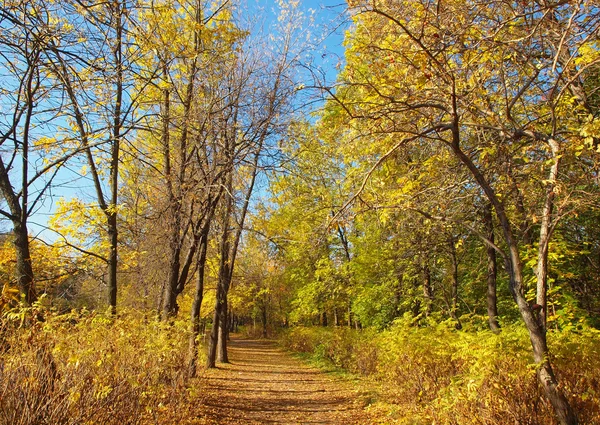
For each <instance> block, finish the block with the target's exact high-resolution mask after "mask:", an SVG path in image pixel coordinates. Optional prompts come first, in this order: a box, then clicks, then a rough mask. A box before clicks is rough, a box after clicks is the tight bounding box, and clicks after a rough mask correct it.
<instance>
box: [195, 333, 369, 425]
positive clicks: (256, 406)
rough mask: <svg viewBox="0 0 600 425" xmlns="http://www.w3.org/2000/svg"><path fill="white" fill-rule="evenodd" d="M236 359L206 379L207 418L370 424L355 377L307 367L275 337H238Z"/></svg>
mask: <svg viewBox="0 0 600 425" xmlns="http://www.w3.org/2000/svg"><path fill="white" fill-rule="evenodd" d="M229 356H230V361H231V363H230V364H221V365H219V368H218V369H213V370H209V371H207V372H206V375H205V377H204V378H203V379H202V380H201V381H202V386H203V388H202V389H201V391H200V393H201V394H202V396H201V405H200V406H198V412H200V415H199V416H200V417H199V418H198V419H200V420H201V423H205V424H219V425H225V424H244V425H245V424H248V425H250V424H252V425H255V424H286V425H288V424H290V425H291V424H332V425H337V424H343V425H354V424H369V423H370V422H369V421H368V419H367V417H366V415H365V413H364V412H363V410H362V403H363V401H361V397H360V396H359V394H357V392H356V391H354V390H353V389H352V385H351V383H350V382H348V381H346V380H344V379H342V378H340V377H337V376H334V375H332V374H327V373H324V372H322V371H320V370H318V369H314V368H311V367H310V366H307V365H306V364H304V363H303V362H302V361H300V360H297V359H295V358H293V357H292V356H291V355H290V354H289V353H286V352H285V351H283V350H281V349H279V348H278V347H277V345H276V343H275V342H273V341H264V340H248V339H233V340H232V341H231V343H230V345H229Z"/></svg>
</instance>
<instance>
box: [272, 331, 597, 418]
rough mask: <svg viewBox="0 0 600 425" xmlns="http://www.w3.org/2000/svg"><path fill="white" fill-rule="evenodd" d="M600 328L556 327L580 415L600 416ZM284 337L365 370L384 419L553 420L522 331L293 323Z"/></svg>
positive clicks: (560, 358) (290, 344)
mask: <svg viewBox="0 0 600 425" xmlns="http://www.w3.org/2000/svg"><path fill="white" fill-rule="evenodd" d="M599 336H600V334H599V332H598V331H597V330H594V329H590V328H585V327H579V328H577V329H569V330H565V331H561V332H559V331H552V332H551V333H550V334H549V342H550V344H551V348H552V351H553V353H554V356H555V358H554V359H553V360H554V364H555V365H556V369H557V374H558V376H559V379H560V381H561V385H562V387H563V389H564V391H565V392H566V393H567V395H568V397H569V399H570V400H571V402H572V403H573V405H574V406H575V408H576V410H577V412H578V415H579V419H580V423H582V424H596V423H600V368H599V367H598V365H599V364H600V338H599ZM282 343H283V345H284V346H285V347H286V348H288V349H290V350H292V351H295V352H301V353H309V355H310V358H311V359H312V360H313V361H315V360H316V361H317V364H320V365H325V366H326V367H328V366H327V364H328V363H330V364H331V365H334V366H335V367H337V368H341V369H343V370H345V371H348V372H350V373H353V374H356V375H359V376H362V377H367V378H369V379H368V380H369V381H371V382H374V383H375V384H376V385H371V386H369V385H368V384H367V385H366V386H367V387H368V388H377V390H376V391H375V396H374V397H372V403H371V405H370V406H369V409H370V410H371V411H372V412H373V413H374V414H375V415H376V416H377V417H379V418H380V423H386V424H407V425H408V424H411V425H418V424H432V423H435V424H448V425H450V424H452V425H468V424H481V425H505V424H531V425H534V424H535V425H553V424H555V423H556V421H555V419H554V415H553V412H552V409H551V406H550V405H549V404H548V402H547V401H546V400H545V398H544V397H543V396H542V392H541V389H540V387H539V385H538V383H537V379H536V376H535V366H534V365H532V362H531V356H530V346H529V340H528V337H527V334H526V332H525V330H523V329H522V328H521V327H520V326H517V325H507V326H505V327H504V329H503V331H502V332H501V334H499V335H495V334H493V333H491V332H489V331H487V330H481V329H475V328H469V326H466V330H464V331H456V330H455V329H454V327H453V325H452V324H451V323H441V324H433V323H432V324H430V326H428V327H416V326H412V325H411V324H410V322H409V321H408V320H401V321H399V322H397V323H396V324H395V325H394V326H393V327H391V328H390V329H388V330H385V331H379V332H378V331H375V330H371V329H368V330H362V331H356V330H352V329H346V328H337V329H332V328H303V327H297V328H292V329H291V330H289V331H288V332H286V333H285V334H284V335H283V336H282Z"/></svg>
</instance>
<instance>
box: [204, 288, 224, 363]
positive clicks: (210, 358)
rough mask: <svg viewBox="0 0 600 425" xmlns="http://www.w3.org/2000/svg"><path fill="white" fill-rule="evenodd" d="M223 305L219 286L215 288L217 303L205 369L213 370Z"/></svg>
mask: <svg viewBox="0 0 600 425" xmlns="http://www.w3.org/2000/svg"><path fill="white" fill-rule="evenodd" d="M222 305H223V291H222V289H221V287H220V286H218V287H217V301H216V303H215V311H214V313H213V323H212V328H211V330H210V337H209V339H208V355H207V358H206V367H207V369H211V368H214V367H215V366H216V360H217V345H218V341H219V320H220V319H221V306H222Z"/></svg>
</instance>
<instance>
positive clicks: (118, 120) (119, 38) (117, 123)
mask: <svg viewBox="0 0 600 425" xmlns="http://www.w3.org/2000/svg"><path fill="white" fill-rule="evenodd" d="M114 7H115V8H116V10H115V11H114V13H115V18H116V19H115V22H116V28H115V33H116V34H115V43H116V44H115V47H114V50H113V55H114V60H115V69H116V76H115V77H116V81H115V106H114V110H113V117H112V118H113V123H112V135H111V136H112V146H111V160H110V176H109V186H110V205H109V208H108V210H106V211H105V213H106V216H107V220H106V221H107V223H106V224H107V228H108V236H109V242H110V254H109V257H108V302H109V305H110V311H111V313H112V314H113V315H115V314H116V313H117V266H118V259H119V256H118V239H119V231H118V228H117V205H118V197H119V185H118V184H119V155H120V154H121V137H122V136H121V128H122V126H123V122H122V117H121V113H122V102H123V91H124V87H123V84H124V83H123V72H124V69H123V25H124V23H123V17H124V14H125V8H126V5H125V1H119V2H117V3H115V5H114Z"/></svg>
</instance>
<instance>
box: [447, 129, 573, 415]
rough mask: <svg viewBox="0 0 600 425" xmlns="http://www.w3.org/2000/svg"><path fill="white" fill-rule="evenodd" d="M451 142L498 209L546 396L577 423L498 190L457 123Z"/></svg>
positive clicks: (514, 286) (517, 295)
mask: <svg viewBox="0 0 600 425" xmlns="http://www.w3.org/2000/svg"><path fill="white" fill-rule="evenodd" d="M450 146H451V148H452V150H453V152H454V153H455V155H456V156H457V157H458V158H459V159H460V161H461V162H462V163H463V164H465V165H466V166H467V168H468V169H469V171H470V172H471V174H472V175H473V177H474V178H475V180H476V181H477V183H478V184H479V186H480V187H481V188H482V189H483V191H484V192H485V194H486V196H487V198H488V200H489V201H490V203H491V204H492V205H493V207H494V210H495V211H496V216H497V217H498V221H499V222H500V227H501V228H502V231H503V234H504V240H505V242H506V245H507V248H508V255H507V256H506V258H505V262H506V269H507V271H508V274H509V278H510V289H511V292H512V295H513V298H514V300H515V302H516V304H517V306H518V307H519V312H520V314H521V318H522V319H523V322H524V323H525V326H526V328H527V331H528V333H529V339H530V341H531V345H532V348H533V358H534V361H535V362H536V363H537V367H538V372H537V375H538V380H539V382H540V384H541V385H542V388H543V389H544V393H545V394H546V397H547V398H548V400H549V401H550V403H551V404H552V407H553V408H554V412H555V414H556V416H557V418H558V420H559V422H560V424H561V425H577V423H578V421H577V416H576V415H575V412H574V411H573V409H572V408H571V405H570V404H569V402H568V400H567V398H566V397H565V395H564V393H563V392H562V390H561V389H560V388H559V386H558V381H557V379H556V376H555V375H554V371H553V370H552V365H551V363H550V357H551V356H550V352H549V350H548V345H547V342H546V332H545V331H544V329H543V328H542V327H541V326H540V323H539V321H538V319H537V318H536V317H535V314H534V312H533V310H532V309H531V307H530V306H529V303H528V302H527V299H526V298H525V294H524V290H523V277H522V272H523V269H522V264H521V258H520V257H519V249H518V246H517V243H516V241H515V239H514V236H513V232H512V225H511V223H510V221H509V220H508V217H507V215H506V212H505V211H504V206H503V205H502V204H501V203H500V201H499V200H498V198H497V197H496V193H495V192H494V190H493V189H492V187H491V185H490V184H489V183H488V182H487V180H486V179H485V177H484V176H483V174H482V173H481V172H480V171H479V169H478V168H477V166H475V164H474V163H473V161H472V160H471V159H470V158H469V157H468V156H467V155H466V154H465V153H464V152H463V151H462V150H461V149H460V147H459V137H458V127H455V128H454V129H453V142H452V144H451V145H450Z"/></svg>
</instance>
